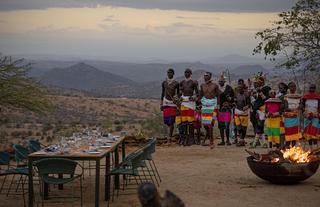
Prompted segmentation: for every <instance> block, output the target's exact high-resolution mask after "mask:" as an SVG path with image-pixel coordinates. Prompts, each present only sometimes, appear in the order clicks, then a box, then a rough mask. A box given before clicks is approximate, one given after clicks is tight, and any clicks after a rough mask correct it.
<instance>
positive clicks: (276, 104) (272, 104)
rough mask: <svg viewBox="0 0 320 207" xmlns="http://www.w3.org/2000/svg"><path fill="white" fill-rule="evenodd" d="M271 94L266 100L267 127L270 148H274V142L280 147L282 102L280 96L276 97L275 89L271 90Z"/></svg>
mask: <svg viewBox="0 0 320 207" xmlns="http://www.w3.org/2000/svg"><path fill="white" fill-rule="evenodd" d="M269 96H270V98H269V99H268V100H266V102H265V110H266V111H265V112H266V127H267V135H268V142H269V148H272V146H273V144H275V145H276V147H277V148H279V147H280V135H281V131H280V127H281V126H280V125H281V121H282V116H281V115H282V114H281V113H282V112H281V107H282V102H281V100H280V99H279V98H276V92H275V91H274V90H270V92H269Z"/></svg>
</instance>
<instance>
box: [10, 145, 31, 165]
mask: <svg viewBox="0 0 320 207" xmlns="http://www.w3.org/2000/svg"><path fill="white" fill-rule="evenodd" d="M13 148H14V152H15V153H14V157H15V160H16V162H17V166H18V167H25V166H27V163H28V155H29V150H28V149H27V148H25V147H23V146H21V145H19V144H14V145H13Z"/></svg>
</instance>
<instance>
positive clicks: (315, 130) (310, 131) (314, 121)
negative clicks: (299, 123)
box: [302, 84, 320, 148]
mask: <svg viewBox="0 0 320 207" xmlns="http://www.w3.org/2000/svg"><path fill="white" fill-rule="evenodd" d="M319 111H320V95H319V94H317V93H316V85H315V84H311V85H310V86H309V92H308V93H307V94H305V95H304V96H303V98H302V112H303V116H304V130H303V137H304V138H305V139H307V140H308V142H309V145H310V147H311V148H312V145H316V144H317V140H318V139H320V133H319V131H320V124H319Z"/></svg>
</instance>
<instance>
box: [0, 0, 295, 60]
mask: <svg viewBox="0 0 320 207" xmlns="http://www.w3.org/2000/svg"><path fill="white" fill-rule="evenodd" d="M294 2H295V1H294V0H0V52H1V53H3V54H10V55H14V54H26V55H31V54H33V55H42V56H45V55H48V56H50V55H59V56H74V57H90V58H93V57H97V58H100V59H101V58H103V59H115V60H121V59H123V60H126V59H130V60H134V59H137V60H143V59H159V60H190V61H195V60H202V59H205V58H210V57H221V56H224V55H228V54H239V55H244V56H249V55H251V53H252V49H253V48H254V46H255V45H256V44H257V41H256V40H255V39H254V34H255V33H256V32H257V31H259V30H262V29H263V28H266V27H269V26H270V25H271V22H272V21H274V20H275V19H276V18H277V15H276V14H277V13H279V12H281V11H285V10H288V9H290V8H291V7H292V6H293V4H294Z"/></svg>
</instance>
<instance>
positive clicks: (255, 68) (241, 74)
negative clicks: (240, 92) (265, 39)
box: [230, 65, 272, 79]
mask: <svg viewBox="0 0 320 207" xmlns="http://www.w3.org/2000/svg"><path fill="white" fill-rule="evenodd" d="M258 72H263V73H271V72H272V70H271V69H267V68H264V67H262V66H261V65H241V66H239V67H236V68H234V69H231V70H230V74H231V78H232V79H238V78H251V77H253V76H254V74H257V73H258Z"/></svg>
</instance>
